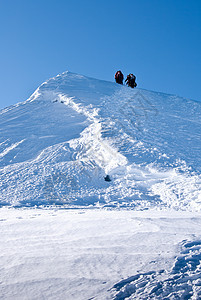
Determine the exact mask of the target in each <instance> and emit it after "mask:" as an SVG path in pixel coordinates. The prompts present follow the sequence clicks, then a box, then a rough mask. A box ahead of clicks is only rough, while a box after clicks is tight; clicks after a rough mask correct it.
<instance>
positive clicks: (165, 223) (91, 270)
mask: <svg viewBox="0 0 201 300" xmlns="http://www.w3.org/2000/svg"><path fill="white" fill-rule="evenodd" d="M0 224H1V226H0V234H1V246H0V253H1V259H0V269H1V278H0V282H1V285H0V296H1V298H2V299H4V300H11V299H21V300H23V299H24V300H25V299H26V300H28V299H31V300H36V299H37V300H38V299H48V300H49V299H57V300H58V299H59V300H60V299H68V300H71V299H72V300H74V299H76V300H79V299H80V300H86V299H97V300H99V299H101V300H103V299H104V300H105V299H165V297H167V299H187V298H185V297H189V298H190V297H191V296H192V299H200V298H199V297H201V280H200V278H201V263H200V261H201V232H200V227H201V215H200V214H198V213H197V214H196V213H194V214H192V213H188V212H175V211H155V210H149V211H141V212H140V211H138V212H134V211H105V210H57V209H55V210H54V209H51V210H42V209H23V210H22V209H8V208H2V209H1V210H0ZM177 297H179V298H177ZM189 298H188V299H189Z"/></svg>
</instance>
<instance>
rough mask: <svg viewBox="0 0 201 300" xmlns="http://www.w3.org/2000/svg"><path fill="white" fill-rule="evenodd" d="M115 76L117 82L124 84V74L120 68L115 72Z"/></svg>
mask: <svg viewBox="0 0 201 300" xmlns="http://www.w3.org/2000/svg"><path fill="white" fill-rule="evenodd" d="M114 78H115V80H116V83H119V84H123V80H124V75H123V73H122V72H121V71H120V70H119V71H117V72H116V73H115V76H114Z"/></svg>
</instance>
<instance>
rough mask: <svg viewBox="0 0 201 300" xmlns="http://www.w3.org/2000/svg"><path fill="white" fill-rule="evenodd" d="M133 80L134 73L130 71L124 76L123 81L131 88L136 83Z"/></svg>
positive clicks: (134, 78)
mask: <svg viewBox="0 0 201 300" xmlns="http://www.w3.org/2000/svg"><path fill="white" fill-rule="evenodd" d="M135 80H136V77H135V75H133V74H131V73H130V74H129V75H127V78H126V80H125V83H126V84H127V85H128V86H130V87H131V88H134V87H136V86H137V83H136V82H135Z"/></svg>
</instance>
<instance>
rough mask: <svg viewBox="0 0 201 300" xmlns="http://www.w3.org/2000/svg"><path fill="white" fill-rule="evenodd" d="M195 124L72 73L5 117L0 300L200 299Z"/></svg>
mask: <svg viewBox="0 0 201 300" xmlns="http://www.w3.org/2000/svg"><path fill="white" fill-rule="evenodd" d="M200 116H201V104H200V103H199V102H196V101H191V100H187V99H183V98H179V97H176V96H172V95H166V94H162V93H156V92H151V91H146V90H141V89H134V90H133V89H130V88H128V87H125V86H120V85H117V84H115V83H111V82H105V81H100V80H96V79H92V78H87V77H84V76H81V75H77V74H73V73H70V72H65V73H63V74H61V75H58V76H57V77H55V78H52V79H50V80H48V81H47V82H45V83H43V84H42V85H41V86H40V87H39V88H38V89H37V90H36V92H35V93H34V94H33V95H32V96H31V97H30V98H29V99H28V100H27V101H25V102H23V103H19V104H17V105H15V106H12V107H8V108H5V109H4V110H1V111H0V131H1V134H0V205H1V209H0V236H1V243H0V258H1V259H0V271H1V272H0V298H2V299H4V300H11V299H12V300H13V299H16V300H18V299H19V300H40V299H48V300H63V299H68V300H74V299H76V300H86V299H88V300H92V299H94V300H106V299H113V300H132V299H140V300H145V299H146V300H147V299H172V300H174V299H175V300H176V299H182V300H184V299H192V300H195V299H196V300H198V299H201V280H200V278H201V230H200V228H201V227H200V226H201V213H200V212H201V189H200V182H201V164H200V162H201V161H200V160H201V158H200V149H201V142H200V135H201V130H200V129H201V118H200ZM106 175H109V176H110V178H111V181H110V182H107V181H105V180H104V177H106ZM63 208H64V209H63ZM66 208H68V209H66ZM70 208H80V209H70ZM89 208H93V209H89ZM100 208H103V209H100ZM112 208H113V209H112ZM117 208H118V209H117ZM125 208H126V209H125ZM147 208H149V209H147Z"/></svg>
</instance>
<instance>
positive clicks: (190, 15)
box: [0, 0, 201, 108]
mask: <svg viewBox="0 0 201 300" xmlns="http://www.w3.org/2000/svg"><path fill="white" fill-rule="evenodd" d="M0 38H1V47H0V66H1V67H0V82H1V85H0V86H1V88H0V108H3V107H5V106H8V105H11V104H15V103H17V102H19V101H24V100H26V99H27V98H28V97H29V96H30V94H31V93H32V92H33V91H34V90H35V89H36V88H37V87H38V86H39V85H40V84H41V83H42V82H44V81H45V80H46V79H48V78H50V77H52V76H55V75H57V74H58V73H61V72H63V71H66V70H69V71H71V72H75V73H80V74H83V75H87V76H90V77H95V78H99V79H105V80H110V81H113V80H114V73H115V71H116V70H118V69H121V70H122V71H123V73H124V74H125V75H126V74H127V73H130V72H132V73H134V74H135V75H136V76H137V83H138V86H139V87H141V88H145V89H149V90H154V91H162V92H164V93H170V94H177V95H180V96H183V97H186V98H192V99H195V100H200V101H201V89H200V78H201V1H200V0H192V1H189V0H188V1H186V0H168V1H165V0H140V1H139V0H138V1H136V0H132V1H122V0H121V1H118V0H116V1H114V0H109V1H108V0H102V1H96V0H85V1H83V0H77V1H69V0H54V1H53V0H40V1H39V0H29V1H27V0H24V1H23V0H18V1H13V0H6V1H3V0H0Z"/></svg>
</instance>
